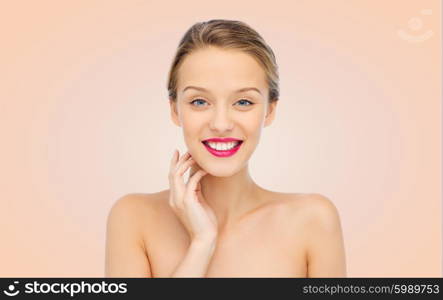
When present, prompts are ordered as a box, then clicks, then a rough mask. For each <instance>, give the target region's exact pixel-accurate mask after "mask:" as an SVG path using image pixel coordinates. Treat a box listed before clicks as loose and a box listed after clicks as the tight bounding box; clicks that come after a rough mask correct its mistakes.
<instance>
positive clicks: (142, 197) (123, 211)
mask: <svg viewBox="0 0 443 300" xmlns="http://www.w3.org/2000/svg"><path fill="white" fill-rule="evenodd" d="M167 192H168V191H167V190H165V191H160V192H157V193H149V194H144V193H130V194H126V195H124V196H122V197H120V198H118V199H117V200H116V201H115V202H114V204H113V205H112V207H111V209H110V211H109V215H108V219H121V218H126V219H127V220H128V221H129V222H132V223H140V222H144V221H146V220H149V218H148V217H149V215H152V214H155V213H157V212H158V211H159V210H160V209H161V207H162V206H164V203H165V200H164V199H165V198H166V196H167Z"/></svg>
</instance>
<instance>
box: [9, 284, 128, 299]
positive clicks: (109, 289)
mask: <svg viewBox="0 0 443 300" xmlns="http://www.w3.org/2000/svg"><path fill="white" fill-rule="evenodd" d="M18 283H19V281H14V284H9V285H8V287H7V289H4V290H3V293H4V294H5V295H7V296H9V297H14V296H17V295H18V294H20V290H19V289H18V288H17V287H16V285H18ZM24 288H25V290H24V292H23V293H25V294H62V295H69V296H70V297H74V296H75V295H76V294H126V293H127V291H128V289H127V284H126V283H114V282H111V283H108V282H105V281H102V282H95V283H89V282H85V281H83V280H82V281H81V282H50V283H48V282H38V281H32V282H27V283H25V284H24Z"/></svg>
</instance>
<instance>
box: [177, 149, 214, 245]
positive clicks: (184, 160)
mask: <svg viewBox="0 0 443 300" xmlns="http://www.w3.org/2000/svg"><path fill="white" fill-rule="evenodd" d="M178 158H179V152H178V150H176V151H175V152H174V155H173V157H172V160H171V165H170V171H169V185H170V192H169V205H170V206H171V208H172V209H173V211H174V212H175V214H176V215H177V216H178V218H179V219H180V221H181V222H182V223H183V225H184V226H185V228H186V229H187V231H188V232H189V234H190V236H191V241H194V242H195V241H213V240H215V239H216V238H217V233H218V230H217V229H218V225H217V218H216V217H215V214H214V212H213V210H212V209H211V208H210V207H209V205H208V204H207V203H206V200H205V199H204V197H203V195H202V193H201V189H200V179H201V178H202V177H203V176H205V175H206V174H207V172H206V171H204V170H203V169H200V168H199V169H198V171H196V172H195V173H194V174H191V176H190V178H189V180H188V182H187V183H186V184H185V183H184V180H183V174H185V172H186V171H187V170H188V169H189V168H190V167H191V166H192V165H193V164H194V163H195V161H194V159H193V158H192V157H191V154H190V153H189V152H186V153H185V154H184V155H183V156H182V157H180V159H178Z"/></svg>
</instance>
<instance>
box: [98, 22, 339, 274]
mask: <svg viewBox="0 0 443 300" xmlns="http://www.w3.org/2000/svg"><path fill="white" fill-rule="evenodd" d="M168 90H169V102H170V111H171V118H172V121H173V122H174V123H175V124H176V125H177V126H179V127H181V128H182V130H183V134H184V139H185V143H186V146H187V149H188V151H187V152H186V153H185V154H183V155H181V156H180V154H179V153H178V151H175V152H174V154H173V157H172V159H171V163H170V171H169V185H170V189H168V190H164V191H161V192H158V193H152V194H128V195H126V196H124V197H122V198H120V199H119V200H118V201H117V202H116V203H115V204H114V206H113V207H112V209H111V211H110V213H109V216H108V222H107V238H106V267H105V274H106V276H107V277H345V276H346V266H345V253H344V245H343V239H342V231H341V225H340V219H339V215H338V213H337V210H336V208H335V206H334V204H333V203H332V202H331V201H330V200H329V199H328V198H326V197H324V196H322V195H320V194H300V193H279V192H274V191H270V190H266V189H264V188H262V187H260V186H258V185H257V184H256V183H255V182H254V180H253V179H252V178H251V176H250V174H249V169H248V161H249V158H250V157H251V155H252V153H253V152H254V150H255V148H256V147H257V145H258V142H259V139H260V135H261V130H262V128H263V127H266V126H268V125H270V124H271V123H272V121H273V120H274V117H275V113H276V105H277V100H278V96H279V88H278V72H277V64H276V61H275V57H274V54H273V52H272V50H271V48H270V47H269V46H268V45H267V44H266V43H265V41H264V40H263V39H262V37H261V36H260V35H259V34H258V33H257V32H256V31H255V30H253V29H252V28H250V27H249V26H248V25H246V24H245V23H243V22H240V21H230V20H211V21H208V22H202V23H197V24H195V25H194V26H192V27H191V28H190V29H189V30H188V31H187V33H186V34H185V36H184V37H183V39H182V40H181V42H180V45H179V49H178V51H177V53H176V56H175V59H174V61H173V64H172V68H171V70H170V73H169V80H168ZM187 171H190V176H189V180H185V179H184V176H185V172H187Z"/></svg>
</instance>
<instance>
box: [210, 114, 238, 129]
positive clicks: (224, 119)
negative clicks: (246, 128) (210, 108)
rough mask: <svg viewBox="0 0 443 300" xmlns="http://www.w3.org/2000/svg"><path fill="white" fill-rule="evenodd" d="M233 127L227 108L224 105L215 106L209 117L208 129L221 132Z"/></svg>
mask: <svg viewBox="0 0 443 300" xmlns="http://www.w3.org/2000/svg"><path fill="white" fill-rule="evenodd" d="M233 127H234V122H233V120H232V119H231V117H230V115H229V109H228V108H226V107H218V108H216V109H215V110H214V113H213V115H212V117H211V121H210V129H211V130H213V131H216V132H217V133H219V134H221V133H224V132H229V131H231V130H232V129H233Z"/></svg>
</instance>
